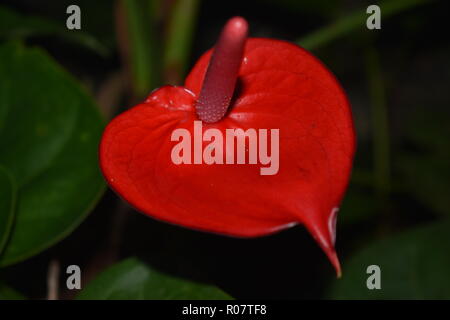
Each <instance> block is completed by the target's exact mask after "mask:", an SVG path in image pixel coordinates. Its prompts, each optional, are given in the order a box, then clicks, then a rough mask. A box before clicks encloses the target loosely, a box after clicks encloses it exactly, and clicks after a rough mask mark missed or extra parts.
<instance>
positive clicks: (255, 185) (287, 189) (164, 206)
mask: <svg viewBox="0 0 450 320" xmlns="http://www.w3.org/2000/svg"><path fill="white" fill-rule="evenodd" d="M354 150H355V137H354V130H353V123H352V116H351V111H350V108H349V103H348V100H347V97H346V95H345V93H344V91H343V90H342V88H341V86H340V85H339V83H338V81H337V80H336V78H335V77H334V76H333V75H332V74H331V73H330V71H328V70H327V68H326V67H325V66H324V65H323V64H322V63H321V62H320V61H319V60H318V59H317V58H315V57H314V56H312V55H311V54H310V53H309V52H307V51H305V50H304V49H302V48H301V47H299V46H297V45H295V44H292V43H288V42H285V41H280V40H274V39H265V38H247V23H246V21H245V20H244V19H243V18H240V17H235V18H232V19H231V20H229V21H228V23H227V24H226V25H225V27H224V29H223V31H222V33H221V35H220V38H219V40H218V42H217V44H216V45H215V47H214V48H213V49H211V50H209V51H208V52H206V53H205V54H204V55H203V56H202V57H201V58H200V59H199V61H198V62H197V63H196V64H195V66H194V68H193V69H192V71H191V72H190V74H189V75H188V77H187V79H186V81H185V84H184V86H164V87H162V88H159V89H157V90H155V91H153V92H152V93H151V94H150V96H149V97H148V98H147V100H145V101H144V102H143V103H141V104H139V105H137V106H135V107H133V108H131V109H129V110H128V111H126V112H124V113H122V114H121V115H119V116H118V117H116V118H115V119H114V120H112V121H111V123H110V124H109V125H108V126H107V128H106V129H105V132H104V135H103V138H102V141H101V145H100V164H101V168H102V171H103V173H104V175H105V177H106V180H107V181H108V183H109V185H110V186H111V187H112V188H113V189H114V190H115V191H116V192H117V193H118V194H119V195H120V196H121V197H122V198H123V199H125V200H126V201H127V202H128V203H130V204H131V205H132V206H134V207H135V208H136V209H137V210H139V211H141V212H142V213H144V214H147V215H149V216H152V217H155V218H157V219H160V220H164V221H167V222H170V223H174V224H178V225H181V226H184V227H188V228H193V229H196V230H203V231H209V232H214V233H218V234H223V235H229V236H236V237H257V236H263V235H268V234H271V233H275V232H278V231H280V230H282V229H285V228H289V227H292V226H294V225H296V224H302V225H304V226H305V227H306V228H307V229H308V230H309V232H310V233H311V234H312V236H313V237H314V238H315V239H316V241H317V242H318V244H319V245H320V247H321V248H322V249H323V250H324V252H325V253H326V254H327V256H328V258H329V259H330V261H331V263H332V264H333V265H334V267H335V268H336V271H337V273H338V274H340V265H339V261H338V258H337V255H336V252H335V249H334V242H335V225H336V215H337V212H338V207H339V204H340V202H341V200H342V198H343V195H344V192H345V189H346V186H347V183H348V181H349V176H350V171H351V166H352V160H353V154H354Z"/></svg>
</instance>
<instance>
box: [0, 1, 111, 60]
mask: <svg viewBox="0 0 450 320" xmlns="http://www.w3.org/2000/svg"><path fill="white" fill-rule="evenodd" d="M65 22H66V20H65V19H61V21H60V22H59V23H58V22H55V21H52V20H48V19H44V18H40V17H32V16H30V17H26V16H22V15H20V14H18V13H16V12H14V11H12V10H10V9H8V8H6V7H3V6H0V37H3V38H8V39H24V38H29V37H42V36H56V37H59V38H61V39H63V40H66V41H69V42H72V43H75V44H78V45H81V46H83V47H84V48H86V49H89V50H92V51H93V52H95V53H97V54H99V55H102V56H106V55H107V54H108V49H107V48H106V47H105V46H104V45H103V44H101V43H100V42H99V41H97V39H95V38H94V37H92V36H91V35H89V34H87V33H85V32H82V31H79V30H77V31H71V30H68V29H67V27H66V25H65Z"/></svg>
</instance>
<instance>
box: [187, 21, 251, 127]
mask: <svg viewBox="0 0 450 320" xmlns="http://www.w3.org/2000/svg"><path fill="white" fill-rule="evenodd" d="M247 32H248V25H247V21H245V20H244V19H243V18H241V17H235V18H232V19H230V20H229V21H228V22H227V24H226V25H225V27H224V28H223V30H222V34H221V35H220V38H219V40H218V41H217V44H216V46H215V47H214V49H213V54H212V57H211V60H210V62H209V65H208V69H207V71H206V75H205V80H204V81H203V85H202V89H201V91H200V96H199V98H198V100H197V103H196V105H195V109H196V111H197V114H198V117H199V118H200V120H202V121H204V122H209V123H211V122H217V121H219V120H220V119H222V118H223V116H224V115H225V113H226V112H227V109H228V106H229V104H230V101H231V98H232V97H233V93H234V88H235V86H236V79H237V75H238V71H239V67H240V66H241V62H242V54H243V52H244V45H245V40H247Z"/></svg>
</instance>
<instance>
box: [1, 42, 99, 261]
mask: <svg viewBox="0 0 450 320" xmlns="http://www.w3.org/2000/svg"><path fill="white" fill-rule="evenodd" d="M0 61H1V64H0V164H1V165H3V166H4V167H6V168H7V169H8V170H9V171H10V172H11V174H12V175H13V177H14V179H15V181H16V183H17V186H18V195H19V196H18V201H17V209H16V220H15V224H14V228H13V230H12V234H11V237H10V240H9V242H8V246H7V247H6V248H5V251H4V253H3V255H2V257H1V258H0V265H1V266H4V265H8V264H11V263H14V262H17V261H20V260H23V259H25V258H27V257H30V256H32V255H34V254H36V253H38V252H40V251H42V250H44V249H46V248H47V247H49V246H50V245H52V244H54V243H55V242H57V241H58V240H60V239H62V238H63V237H64V236H66V235H67V234H69V233H70V232H71V231H72V230H73V229H74V228H75V227H76V226H77V225H78V224H79V223H80V222H81V221H82V220H83V219H84V217H85V216H86V214H87V213H88V212H89V210H90V209H91V208H92V206H93V205H94V204H95V203H96V201H97V199H98V198H99V196H100V195H101V193H102V191H103V190H104V182H103V178H102V176H101V174H100V171H99V168H98V164H97V163H98V162H97V146H98V142H99V139H100V136H101V132H102V130H103V121H102V119H101V116H100V114H99V112H98V110H97V109H96V107H95V105H94V103H93V101H92V100H91V99H90V98H89V96H87V95H86V93H85V92H84V91H83V90H82V89H81V88H80V87H79V86H78V84H77V83H76V82H75V81H74V80H73V79H72V78H71V77H70V76H69V75H68V74H67V73H66V72H64V71H63V70H62V69H61V68H60V67H58V65H57V64H56V63H55V62H53V61H52V60H51V59H50V58H49V57H48V56H47V55H46V54H45V53H44V52H42V51H40V50H38V49H25V48H23V47H21V46H19V45H15V44H7V45H5V46H2V47H0Z"/></svg>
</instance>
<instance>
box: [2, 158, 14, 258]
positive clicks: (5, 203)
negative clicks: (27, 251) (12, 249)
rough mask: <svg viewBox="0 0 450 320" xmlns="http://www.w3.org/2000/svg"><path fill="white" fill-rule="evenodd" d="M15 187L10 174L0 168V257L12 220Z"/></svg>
mask: <svg viewBox="0 0 450 320" xmlns="http://www.w3.org/2000/svg"><path fill="white" fill-rule="evenodd" d="M15 200H16V186H15V184H14V182H13V178H12V176H11V174H10V173H9V172H8V171H7V170H6V169H5V168H3V167H2V166H0V255H1V253H2V251H3V248H4V246H5V244H6V242H7V241H8V237H9V233H10V230H11V227H12V222H13V218H14V204H15Z"/></svg>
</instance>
